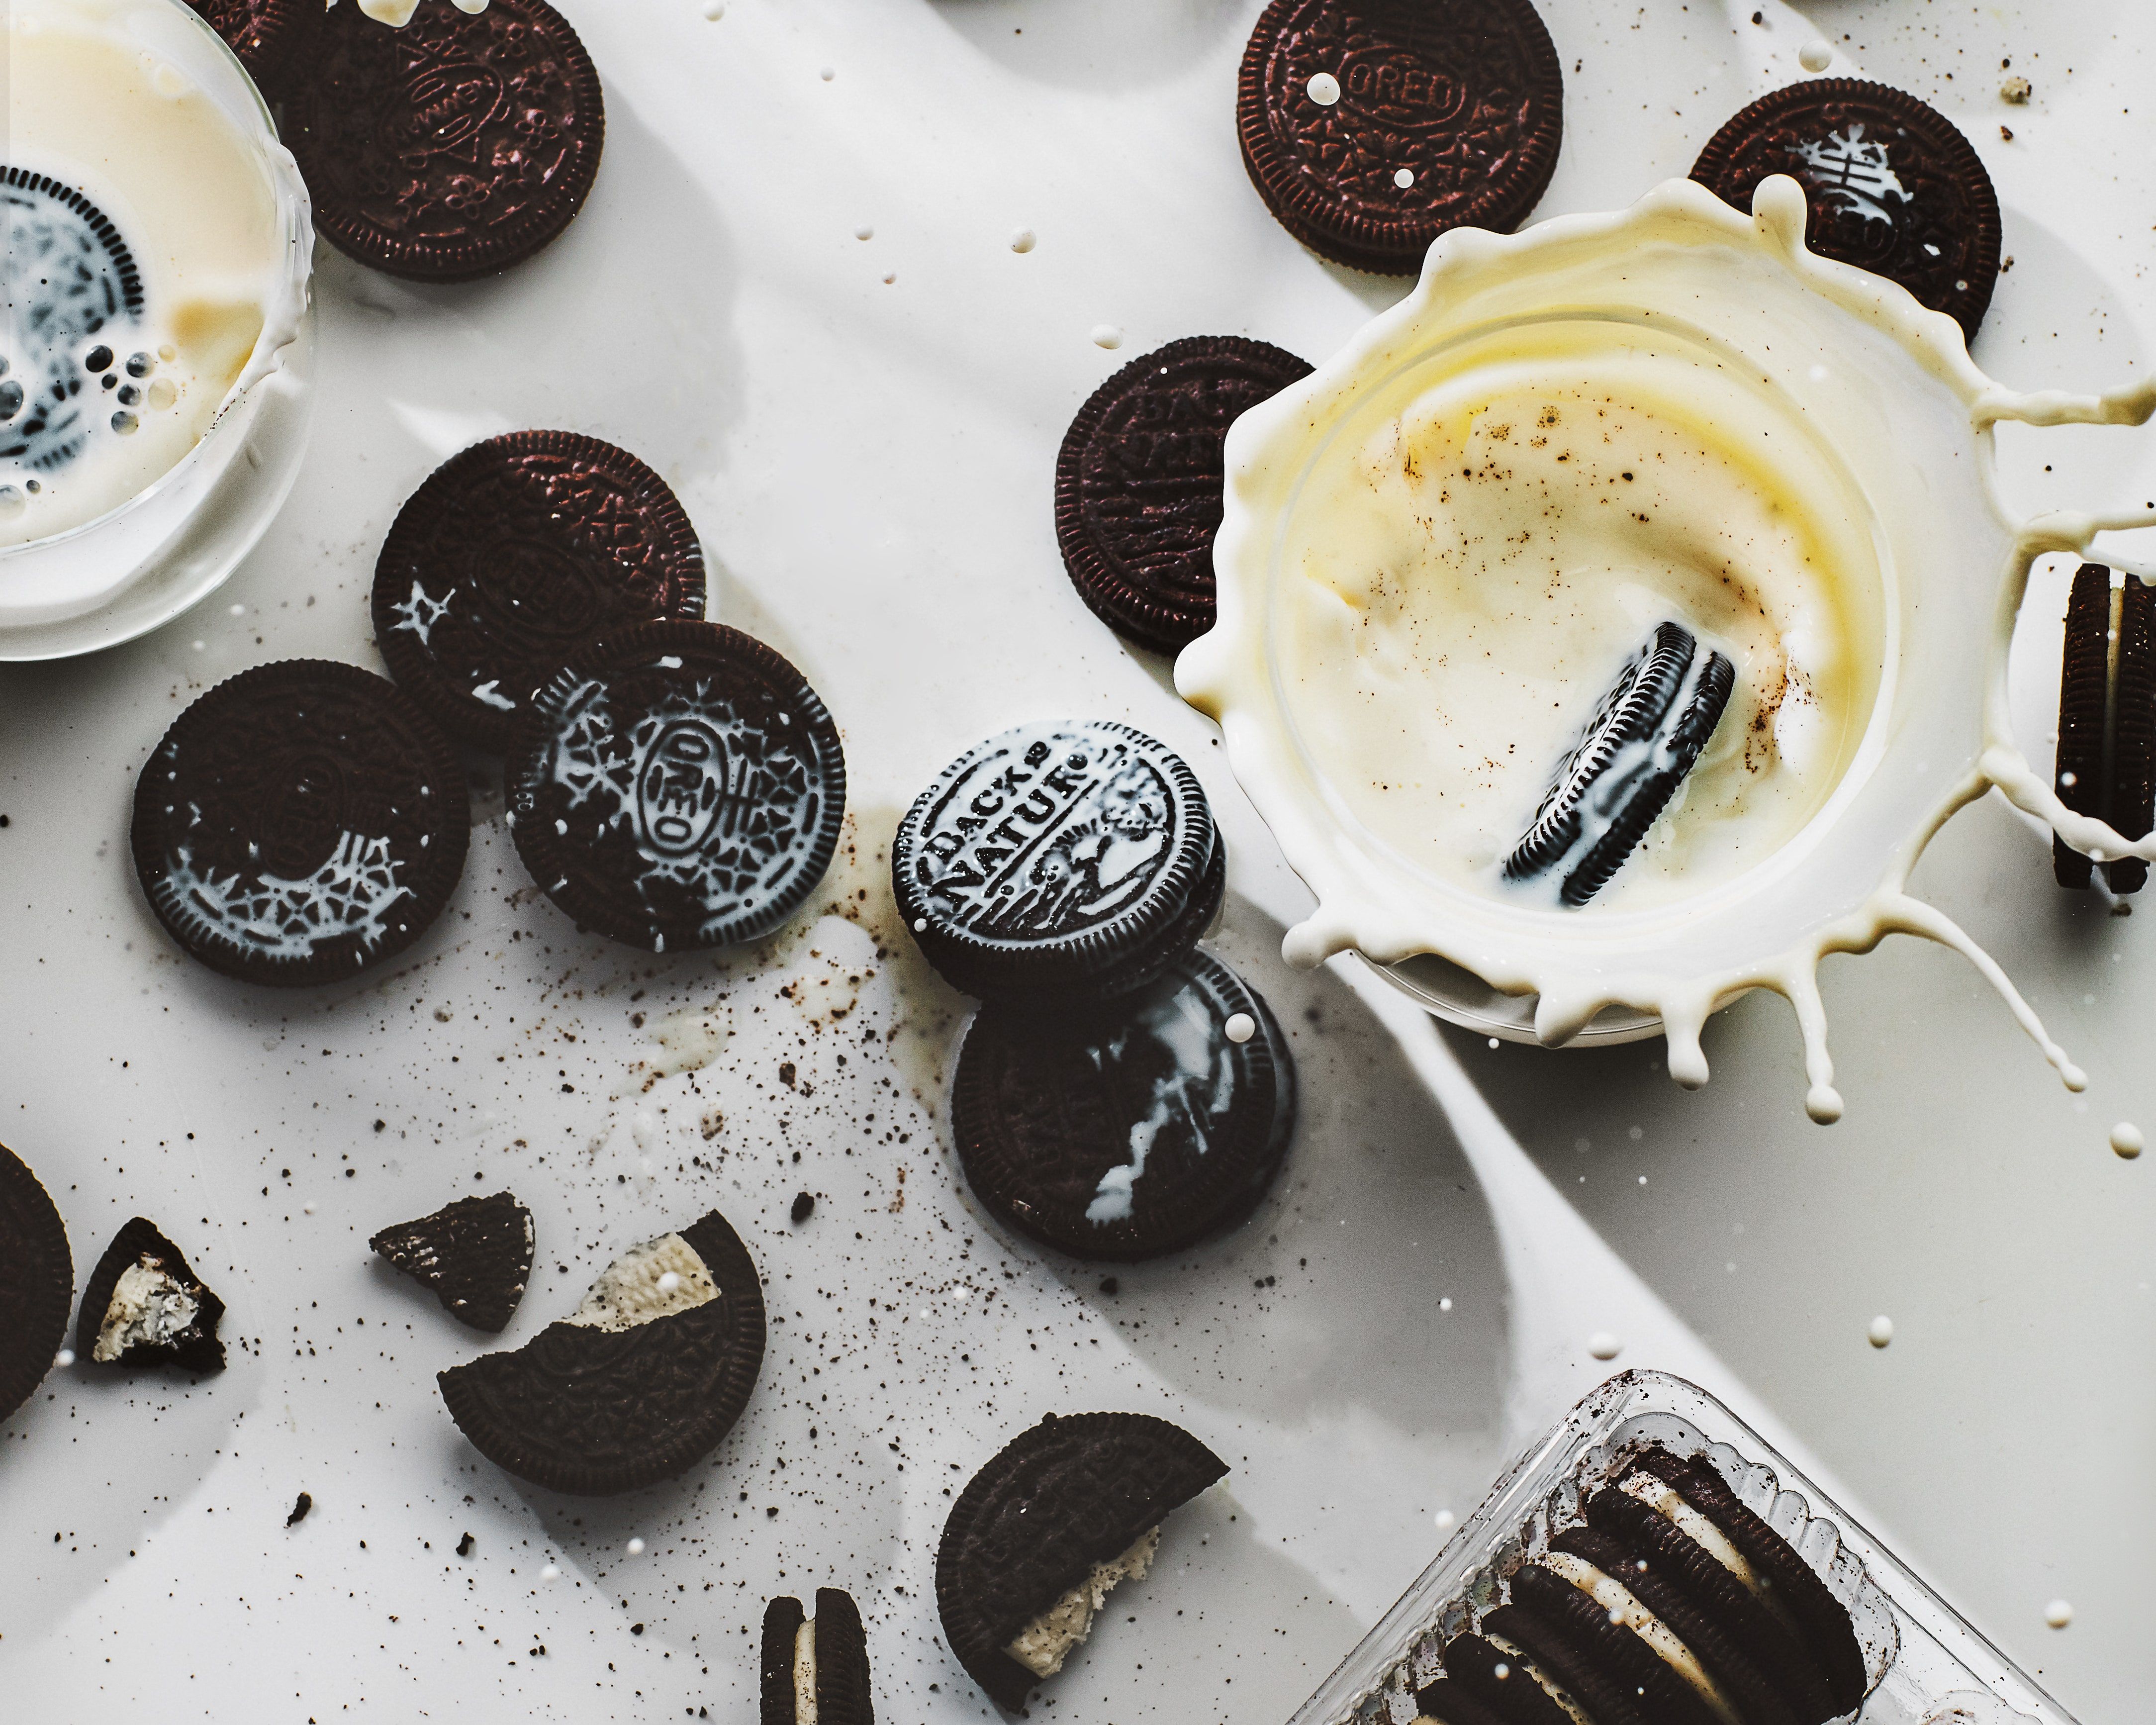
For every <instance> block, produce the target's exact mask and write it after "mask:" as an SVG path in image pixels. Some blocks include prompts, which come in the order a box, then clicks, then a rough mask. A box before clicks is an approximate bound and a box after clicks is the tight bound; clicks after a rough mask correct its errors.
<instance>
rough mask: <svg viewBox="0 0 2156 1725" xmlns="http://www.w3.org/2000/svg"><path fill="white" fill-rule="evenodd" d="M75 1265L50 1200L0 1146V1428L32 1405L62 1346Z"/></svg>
mask: <svg viewBox="0 0 2156 1725" xmlns="http://www.w3.org/2000/svg"><path fill="white" fill-rule="evenodd" d="M73 1305H74V1256H73V1255H72V1254H71V1253H69V1250H68V1237H67V1228H66V1226H65V1224H63V1223H62V1222H61V1220H60V1213H59V1210H57V1209H54V1207H53V1200H52V1195H51V1194H49V1193H48V1192H47V1191H46V1190H45V1189H44V1183H42V1182H41V1181H40V1180H39V1179H38V1177H37V1176H36V1175H35V1174H33V1173H31V1172H30V1166H29V1164H28V1163H26V1162H24V1161H23V1158H21V1157H19V1156H18V1155H16V1154H15V1153H14V1152H13V1151H12V1150H10V1149H9V1148H8V1147H7V1146H6V1145H5V1144H0V1421H5V1420H7V1418H8V1415H9V1414H13V1412H14V1411H15V1409H18V1408H19V1407H21V1406H22V1405H23V1403H24V1402H26V1401H28V1400H29V1399H30V1398H31V1396H32V1395H33V1394H35V1393H36V1391H37V1388H38V1384H42V1383H43V1382H44V1377H45V1373H47V1372H49V1371H50V1370H51V1369H52V1365H53V1360H54V1356H55V1355H57V1354H58V1353H59V1351H60V1344H61V1343H63V1342H64V1341H65V1340H66V1339H67V1321H68V1308H69V1307H71V1306H73Z"/></svg>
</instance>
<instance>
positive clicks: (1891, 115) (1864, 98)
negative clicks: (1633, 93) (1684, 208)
mask: <svg viewBox="0 0 2156 1725" xmlns="http://www.w3.org/2000/svg"><path fill="white" fill-rule="evenodd" d="M1770 174H1789V175H1790V176H1791V177H1794V179H1795V180H1796V181H1797V182H1799V184H1801V185H1802V186H1803V187H1804V194H1805V198H1806V200H1807V201H1808V203H1809V205H1810V214H1809V218H1808V219H1807V221H1806V223H1805V233H1804V242H1805V244H1807V245H1809V247H1810V248H1811V249H1812V250H1814V251H1815V252H1817V253H1819V254H1820V255H1821V256H1822V257H1828V258H1837V259H1840V261H1841V262H1843V263H1845V264H1856V266H1857V267H1858V268H1859V269H1861V270H1871V272H1872V273H1873V274H1874V275H1884V276H1886V277H1887V278H1889V279H1890V280H1894V281H1898V282H1900V283H1901V284H1902V286H1903V287H1905V288H1907V289H1908V290H1909V291H1910V292H1911V293H1912V294H1914V295H1916V296H1917V300H1919V301H1920V302H1921V303H1922V304H1923V305H1928V306H1929V307H1931V309H1932V310H1933V311H1943V312H1945V313H1946V314H1947V315H1948V316H1949V317H1951V318H1953V320H1954V321H1956V322H1957V323H1958V324H1960V326H1962V331H1963V334H1964V335H1965V336H1968V337H1969V338H1970V339H1971V340H1974V338H1975V336H1976V329H1977V326H1978V325H1979V324H1980V323H1982V322H1983V321H1984V308H1985V307H1987V306H1988V305H1990V304H1991V290H1992V288H1993V287H1994V285H1996V283H1997V281H1998V279H1999V198H1998V196H1997V194H1996V193H1994V192H1993V190H1992V189H1991V176H1990V175H1989V174H1988V173H1986V172H1984V164H1983V162H1980V161H1979V160H1978V159H1977V154H1976V151H1974V150H1973V149H1971V148H1970V147H1969V140H1968V139H1967V138H1965V137H1963V136H1962V135H1961V132H1960V131H1959V129H1958V127H1956V126H1955V125H1954V123H1953V121H1951V120H1948V118H1947V117H1946V116H1945V115H1943V114H1942V113H1940V112H1939V111H1938V110H1937V109H1936V108H1933V107H1930V106H1928V105H1926V104H1925V103H1923V102H1921V101H1918V100H1917V98H1916V97H1914V96H1912V95H1909V94H1908V93H1907V91H1906V90H1895V89H1893V88H1892V87H1891V86H1889V85H1884V84H1867V83H1866V82H1865V81H1864V80H1861V79H1858V78H1813V79H1807V80H1805V81H1804V82H1803V83H1801V84H1792V85H1789V86H1788V87H1787V88H1785V89H1782V90H1775V91H1774V92H1773V93H1771V94H1770V95H1763V96H1762V97H1760V98H1759V100H1758V101H1756V102H1754V103H1753V104H1752V105H1751V106H1750V107H1748V108H1745V109H1743V110H1741V111H1740V112H1738V114H1737V115H1736V116H1734V117H1733V118H1732V119H1731V120H1730V121H1729V122H1728V123H1727V125H1725V126H1723V127H1722V130H1721V131H1718V132H1717V133H1716V134H1715V135H1714V136H1713V138H1712V140H1710V141H1709V142H1708V144H1707V147H1706V148H1705V149H1704V150H1702V151H1700V152H1699V160H1698V161H1697V162H1695V163H1694V164H1693V165H1692V170H1691V177H1692V178H1694V179H1695V180H1697V181H1698V182H1700V184H1702V186H1705V187H1707V189H1708V190H1709V191H1712V192H1713V193H1717V195H1719V196H1720V197H1722V198H1724V199H1726V200H1727V202H1729V203H1732V204H1734V205H1736V207H1737V208H1739V209H1741V210H1745V211H1749V210H1750V209H1751V208H1752V194H1753V192H1754V191H1755V190H1757V189H1758V184H1759V182H1760V181H1762V180H1763V179H1765V178H1766V177H1768V175H1770Z"/></svg>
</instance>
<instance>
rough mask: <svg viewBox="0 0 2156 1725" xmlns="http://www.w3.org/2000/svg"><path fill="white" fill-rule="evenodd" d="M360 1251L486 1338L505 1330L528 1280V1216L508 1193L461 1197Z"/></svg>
mask: <svg viewBox="0 0 2156 1725" xmlns="http://www.w3.org/2000/svg"><path fill="white" fill-rule="evenodd" d="M367 1245H369V1246H370V1247H371V1248H372V1250H374V1251H375V1252H376V1253H377V1254H378V1255H380V1256H381V1257H382V1259H384V1260H386V1261H388V1263H390V1264H393V1265H394V1266H396V1267H397V1268H398V1269H399V1270H401V1271H403V1272H404V1274H405V1275H407V1276H410V1277H411V1278H412V1279H413V1281H417V1282H420V1283H423V1285H424V1286H428V1287H430V1288H432V1289H433V1290H434V1296H435V1297H436V1298H437V1299H439V1301H441V1302H442V1309H443V1310H444V1312H448V1313H449V1316H450V1317H454V1318H455V1319H456V1320H457V1321H458V1322H460V1323H468V1324H470V1326H471V1327H473V1328H474V1329H475V1330H485V1331H487V1332H490V1333H498V1332H500V1331H502V1330H504V1329H506V1328H507V1327H509V1321H510V1319H511V1318H512V1317H515V1316H516V1307H517V1302H518V1301H521V1299H523V1297H524V1290H525V1287H526V1284H527V1283H529V1282H530V1281H531V1253H532V1248H533V1236H532V1231H531V1211H529V1210H527V1209H525V1208H524V1206H523V1205H522V1204H519V1203H518V1202H517V1201H516V1196H515V1194H511V1193H508V1192H495V1193H492V1194H489V1195H488V1196H486V1197H485V1198H460V1199H457V1201H456V1202H455V1203H454V1204H449V1205H446V1206H445V1207H444V1208H443V1209H439V1210H436V1211H435V1212H434V1214H432V1215H429V1216H422V1217H420V1218H419V1219H418V1220H417V1221H416V1222H400V1223H398V1224H397V1225H396V1226H395V1227H393V1228H385V1229H383V1230H382V1231H381V1232H380V1233H379V1234H377V1235H375V1236H374V1237H373V1238H372V1240H368V1241H367Z"/></svg>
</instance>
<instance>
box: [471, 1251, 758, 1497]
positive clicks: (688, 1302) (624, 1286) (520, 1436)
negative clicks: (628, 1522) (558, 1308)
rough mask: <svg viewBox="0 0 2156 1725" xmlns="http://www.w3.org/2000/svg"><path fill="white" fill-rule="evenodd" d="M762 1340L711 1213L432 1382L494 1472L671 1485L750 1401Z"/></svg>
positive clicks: (538, 1479) (754, 1297) (741, 1264)
mask: <svg viewBox="0 0 2156 1725" xmlns="http://www.w3.org/2000/svg"><path fill="white" fill-rule="evenodd" d="M763 1340H764V1323H763V1292H762V1288H761V1286H759V1284H758V1282H757V1272H756V1265H755V1262H754V1260H752V1259H751V1258H750V1256H749V1255H748V1249H747V1247H746V1246H744V1245H742V1242H741V1237H740V1236H739V1235H737V1234H736V1233H735V1232H734V1230H732V1229H731V1227H730V1226H728V1225H727V1223H726V1218H725V1217H724V1216H722V1215H721V1214H719V1213H718V1212H717V1211H716V1210H713V1211H711V1212H710V1213H709V1214H706V1216H704V1217H703V1219H701V1220H700V1221H698V1222H696V1224H693V1225H692V1226H690V1227H687V1228H685V1229H683V1230H681V1231H680V1233H678V1234H667V1235H660V1237H659V1238H658V1239H657V1240H649V1241H647V1242H646V1243H645V1244H644V1245H640V1246H638V1247H636V1248H635V1249H634V1250H632V1251H630V1252H629V1253H627V1254H626V1255H624V1256H623V1257H621V1258H620V1259H619V1260H616V1261H615V1262H614V1263H613V1266H610V1267H609V1268H608V1271H607V1272H606V1273H605V1275H603V1276H601V1277H600V1278H599V1279H598V1281H596V1282H594V1283H593V1285H592V1288H591V1291H589V1292H588V1293H587V1294H586V1295H585V1296H584V1298H583V1303H582V1304H581V1305H580V1306H578V1307H577V1311H576V1312H575V1314H574V1315H573V1316H572V1317H568V1318H567V1319H564V1320H562V1322H558V1323H552V1324H549V1325H547V1327H546V1328H545V1329H543V1330H542V1331H541V1332H539V1333H538V1335H536V1337H533V1338H532V1339H531V1341H530V1342H528V1343H526V1344H525V1345H524V1346H523V1347H521V1348H517V1349H516V1350H514V1351H513V1352H511V1353H489V1354H484V1355H482V1356H480V1358H478V1359H475V1360H473V1361H471V1362H470V1363H468V1364H465V1365H461V1366H453V1367H451V1368H449V1370H448V1371H445V1372H443V1373H439V1374H438V1376H437V1379H436V1381H437V1382H438V1383H439V1384H440V1385H441V1388H442V1399H443V1401H444V1402H445V1403H447V1404H448V1405H449V1417H450V1418H451V1419H453V1420H455V1421H456V1423H457V1425H458V1427H459V1429H460V1430H462V1431H463V1432H464V1435H465V1436H466V1437H467V1438H469V1439H470V1440H471V1443H472V1447H473V1448H474V1449H475V1450H478V1451H479V1452H480V1455H484V1456H485V1457H486V1458H487V1460H488V1461H491V1462H493V1463H494V1464H495V1466H498V1467H500V1468H502V1469H504V1470H506V1471H508V1472H510V1473H513V1474H515V1475H516V1476H517V1477H518V1478H519V1479H524V1480H529V1481H531V1483H532V1484H534V1485H536V1486H547V1488H548V1489H550V1490H552V1491H567V1492H572V1493H575V1494H577V1495H578V1496H581V1497H610V1496H613V1494H614V1493H617V1492H620V1491H634V1490H635V1489H636V1488H637V1487H638V1486H649V1485H654V1484H655V1483H657V1482H658V1481H660V1480H670V1479H673V1478H675V1476H677V1475H680V1474H682V1473H685V1472H686V1471H688V1470H689V1469H690V1468H691V1467H693V1466H696V1463H697V1462H699V1461H701V1460H703V1458H704V1457H705V1456H706V1455H709V1454H711V1451H712V1450H714V1449H716V1447H717V1445H718V1443H719V1440H721V1438H723V1437H724V1436H725V1435H726V1433H727V1432H728V1431H729V1430H731V1428H732V1426H733V1423H734V1421H735V1420H738V1419H739V1418H740V1417H741V1412H742V1409H743V1408H744V1407H746V1406H747V1404H748V1398H749V1393H750V1391H752V1389H755V1387H756V1378H757V1370H758V1368H760V1367H761V1366H762V1363H763Z"/></svg>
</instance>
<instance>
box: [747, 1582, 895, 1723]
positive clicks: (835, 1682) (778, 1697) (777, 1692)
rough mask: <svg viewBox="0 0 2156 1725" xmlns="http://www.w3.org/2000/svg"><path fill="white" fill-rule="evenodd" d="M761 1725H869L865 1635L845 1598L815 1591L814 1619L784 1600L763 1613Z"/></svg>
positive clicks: (838, 1592)
mask: <svg viewBox="0 0 2156 1725" xmlns="http://www.w3.org/2000/svg"><path fill="white" fill-rule="evenodd" d="M761 1678H762V1681H761V1682H760V1684H759V1686H758V1697H759V1707H758V1712H757V1717H758V1719H759V1721H760V1722H761V1725H875V1699H874V1697H873V1695H872V1693H871V1691H870V1679H869V1643H868V1632H867V1630H865V1629H864V1628H863V1627H862V1625H861V1613H860V1607H859V1606H857V1605H856V1604H855V1603H854V1598H853V1595H852V1594H849V1593H847V1592H845V1591H844V1589H839V1588H835V1587H819V1588H818V1589H816V1615H815V1616H814V1618H813V1619H812V1618H808V1617H804V1616H803V1615H802V1610H801V1602H800V1600H798V1599H793V1598H792V1597H790V1596H785V1597H781V1598H779V1599H773V1601H772V1602H771V1603H770V1604H768V1605H767V1606H766V1607H765V1608H764V1613H763V1660H762V1673H761Z"/></svg>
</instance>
